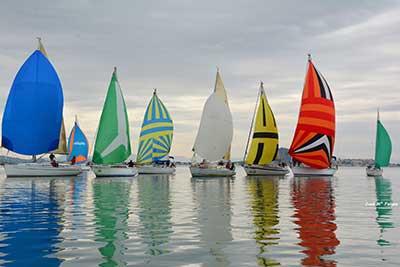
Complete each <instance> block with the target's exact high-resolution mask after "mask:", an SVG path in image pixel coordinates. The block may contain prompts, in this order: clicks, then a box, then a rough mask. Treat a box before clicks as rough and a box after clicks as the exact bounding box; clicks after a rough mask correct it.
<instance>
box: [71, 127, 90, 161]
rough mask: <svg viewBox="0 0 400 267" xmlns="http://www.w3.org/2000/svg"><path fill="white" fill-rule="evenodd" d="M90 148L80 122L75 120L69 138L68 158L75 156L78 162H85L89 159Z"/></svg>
mask: <svg viewBox="0 0 400 267" xmlns="http://www.w3.org/2000/svg"><path fill="white" fill-rule="evenodd" d="M88 150H89V144H88V140H87V138H86V136H85V134H84V133H83V132H82V130H81V128H80V127H79V125H78V123H76V122H75V125H74V128H72V130H71V134H70V135H69V138H68V160H69V161H70V160H72V158H73V157H75V159H76V163H81V162H85V161H87V155H88Z"/></svg>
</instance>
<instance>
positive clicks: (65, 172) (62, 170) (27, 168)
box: [4, 163, 82, 177]
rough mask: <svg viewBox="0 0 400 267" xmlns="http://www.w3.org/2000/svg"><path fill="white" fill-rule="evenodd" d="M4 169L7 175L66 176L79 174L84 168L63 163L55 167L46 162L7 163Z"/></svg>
mask: <svg viewBox="0 0 400 267" xmlns="http://www.w3.org/2000/svg"><path fill="white" fill-rule="evenodd" d="M4 170H5V172H6V175H7V177H66V176H77V175H79V174H80V173H81V172H82V170H81V168H80V167H79V166H75V165H61V164H60V166H59V167H53V166H51V165H47V164H46V165H45V164H35V163H25V164H5V165H4Z"/></svg>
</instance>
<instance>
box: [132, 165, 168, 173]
mask: <svg viewBox="0 0 400 267" xmlns="http://www.w3.org/2000/svg"><path fill="white" fill-rule="evenodd" d="M138 173H139V174H173V173H175V168H171V167H161V166H140V167H138Z"/></svg>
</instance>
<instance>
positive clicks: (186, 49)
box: [0, 0, 400, 162]
mask: <svg viewBox="0 0 400 267" xmlns="http://www.w3.org/2000/svg"><path fill="white" fill-rule="evenodd" d="M0 5H1V8H0V36H1V38H0V112H1V114H0V115H2V112H3V110H4V106H5V102H6V99H7V95H8V92H9V88H10V87H11V84H12V81H13V79H14V77H15V74H16V72H17V71H18V69H19V68H20V66H21V65H22V63H23V62H24V61H25V59H26V58H27V57H28V56H29V55H30V54H31V53H32V52H33V51H34V49H36V47H37V41H36V37H38V36H40V37H42V41H43V43H44V46H45V48H46V50H47V53H48V55H49V58H50V60H51V61H52V63H53V65H54V66H55V68H56V69H57V72H58V74H59V77H60V79H61V82H62V85H63V90H64V120H65V126H66V128H67V131H69V130H70V129H71V127H72V126H73V121H74V116H75V114H76V115H78V118H79V123H80V126H81V128H82V129H83V131H84V132H85V133H86V135H87V137H88V139H89V141H90V142H91V143H93V141H94V135H95V131H96V128H97V125H98V121H99V117H100V113H101V110H102V106H103V103H104V98H105V94H106V90H107V88H108V84H109V81H110V78H111V74H112V71H113V67H114V66H117V68H118V78H119V82H120V84H121V87H122V90H123V93H124V96H125V101H126V104H127V107H128V116H129V122H130V128H131V139H132V146H133V152H134V153H136V151H137V143H138V134H139V132H140V126H141V123H142V119H143V115H144V112H145V108H146V106H147V104H148V102H149V101H150V98H151V96H152V92H153V88H157V92H158V95H159V97H160V99H161V100H162V101H163V102H164V104H165V105H166V106H167V108H168V109H169V111H170V113H171V116H172V118H173V120H174V126H175V131H174V141H173V147H172V153H171V154H173V155H176V156H184V157H188V158H189V157H191V153H192V152H191V149H192V147H193V143H194V139H195V136H196V132H197V127H198V125H199V122H200V117H201V112H202V107H203V105H204V103H205V101H206V99H207V97H208V96H209V95H210V94H211V92H212V90H213V87H214V81H215V74H216V68H217V67H219V68H220V72H221V75H222V79H223V81H224V84H225V87H226V89H227V93H228V98H229V105H230V108H231V111H232V115H233V123H234V138H233V143H232V155H233V157H234V158H238V159H239V158H242V157H243V153H244V150H245V146H246V142H247V135H248V131H249V127H250V122H251V117H252V115H253V111H254V105H255V102H256V98H257V92H258V88H259V82H260V81H261V80H262V81H263V82H264V87H265V89H266V92H267V95H268V99H269V102H270V105H271V107H272V109H273V111H274V114H275V116H276V120H277V124H278V129H279V134H280V145H281V146H284V147H289V146H290V142H291V140H292V137H293V133H294V130H295V126H296V121H297V117H298V111H299V105H300V98H301V93H302V89H303V83H304V77H305V72H306V66H307V53H311V54H312V57H313V61H314V63H315V66H316V67H317V69H318V70H319V71H320V72H321V73H322V74H323V75H324V77H325V78H326V80H327V81H328V83H329V85H330V87H331V90H332V93H333V96H334V99H335V105H336V112H337V117H336V122H337V133H336V145H335V152H334V154H335V155H336V156H338V157H341V158H372V157H373V154H374V142H375V127H376V109H377V108H378V107H379V108H380V114H381V120H382V122H383V124H384V125H385V127H386V128H387V130H388V131H389V133H390V134H391V137H392V143H393V153H392V161H393V162H400V137H399V133H400V87H399V81H400V49H399V43H400V27H399V25H400V2H399V1H387V0H381V1H361V0H349V1H314V0H310V1H305V0H303V1H286V0H283V1H266V0H259V1H254V0H236V1H227V0H221V1H211V0H202V1H194V0H163V1H154V0H146V1H131V0H130V1H127V0H125V1H101V0H96V1H94V0H93V1H92V0H86V1H79V0H78V1H66V0H61V1H41V0H35V1H30V0H28V1H13V0H11V1H10V0H3V1H1V4H0Z"/></svg>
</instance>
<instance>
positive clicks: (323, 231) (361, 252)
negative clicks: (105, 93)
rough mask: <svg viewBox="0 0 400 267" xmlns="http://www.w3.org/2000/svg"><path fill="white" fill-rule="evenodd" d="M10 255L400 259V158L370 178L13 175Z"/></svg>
mask: <svg viewBox="0 0 400 267" xmlns="http://www.w3.org/2000/svg"><path fill="white" fill-rule="evenodd" d="M0 176H1V178H0V265H1V266H40V267H45V266H60V265H61V266H191V267H192V266H275V265H282V266H302V265H303V266H400V228H399V226H400V168H387V169H385V171H384V178H368V177H366V176H365V169H364V168H344V167H343V168H341V169H339V171H338V173H337V175H336V176H335V177H333V178H293V177H287V178H280V179H279V178H265V177H264V178H249V177H246V176H245V173H244V171H243V170H242V169H241V168H240V169H239V170H238V174H237V175H236V177H235V178H207V179H193V178H191V177H190V173H189V170H188V168H187V167H178V168H177V172H176V174H175V175H173V176H170V177H169V176H157V175H146V176H142V175H140V176H137V177H134V178H117V179H116V178H113V179H104V178H100V179H96V178H94V175H93V174H92V173H87V174H84V175H82V176H79V177H75V178H32V179H31V178H29V179H28V178H8V179H6V178H5V175H4V170H3V169H1V170H0Z"/></svg>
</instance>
